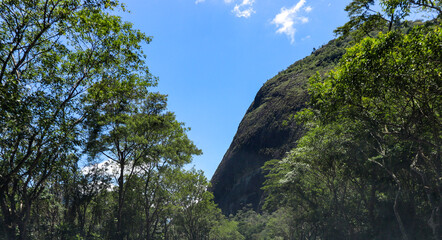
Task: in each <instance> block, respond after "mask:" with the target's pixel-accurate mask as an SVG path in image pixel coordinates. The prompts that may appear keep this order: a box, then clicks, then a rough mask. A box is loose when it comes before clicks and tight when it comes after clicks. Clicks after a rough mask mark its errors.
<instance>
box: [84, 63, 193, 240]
mask: <svg viewBox="0 0 442 240" xmlns="http://www.w3.org/2000/svg"><path fill="white" fill-rule="evenodd" d="M117 73H118V74H116V75H115V76H110V77H109V78H108V79H106V81H102V82H99V83H97V84H96V85H94V86H92V87H91V88H90V89H89V95H88V98H87V100H86V102H87V103H88V107H89V108H90V110H89V112H90V114H89V116H88V117H87V121H86V125H87V128H88V129H89V139H88V144H87V151H88V153H89V154H90V156H91V157H92V158H97V157H98V158H100V159H103V160H105V159H106V158H107V160H109V161H112V162H114V163H115V164H116V166H117V170H118V173H117V174H116V183H117V187H118V205H117V210H116V219H117V226H116V231H117V233H116V234H117V236H118V238H119V239H123V237H124V236H125V235H127V233H125V232H124V231H123V229H124V227H123V225H124V218H123V211H124V208H125V200H126V199H125V198H126V194H127V191H128V185H127V184H126V183H127V182H129V181H131V179H132V178H133V177H134V176H136V175H138V176H139V177H144V178H143V179H144V180H145V182H146V186H145V188H144V191H143V192H144V193H145V195H144V196H145V197H146V201H151V200H152V199H151V198H150V197H151V196H152V194H153V197H155V194H156V193H157V192H155V189H157V188H158V187H160V184H161V183H159V182H158V181H157V180H158V177H160V176H158V175H155V174H159V173H160V171H163V169H164V168H173V167H182V166H183V165H184V164H186V163H189V162H190V161H191V158H192V155H193V154H199V153H200V150H199V149H197V148H196V146H195V145H194V144H193V143H192V142H191V141H190V140H189V139H188V138H187V135H186V133H185V132H186V131H187V129H186V128H184V127H183V124H182V123H179V122H178V121H176V119H175V116H174V114H173V113H171V112H167V111H166V97H165V96H164V95H161V94H158V93H152V92H149V91H148V87H150V86H152V85H153V84H154V83H153V82H151V81H150V78H147V79H143V78H140V77H139V76H137V75H129V76H128V75H127V74H126V73H125V72H124V69H123V70H122V71H121V72H117ZM114 74H115V73H114ZM152 191H154V192H152ZM146 211H148V210H146ZM146 214H147V215H146V221H147V222H146V224H147V226H146V227H147V229H148V232H150V231H151V225H150V224H151V222H150V221H151V220H152V219H151V215H150V214H149V212H147V213H146Z"/></svg>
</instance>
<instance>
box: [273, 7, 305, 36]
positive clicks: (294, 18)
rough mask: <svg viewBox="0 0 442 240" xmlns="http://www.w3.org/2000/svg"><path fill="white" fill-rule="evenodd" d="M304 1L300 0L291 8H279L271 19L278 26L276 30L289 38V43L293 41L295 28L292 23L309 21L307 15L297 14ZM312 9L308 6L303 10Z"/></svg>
mask: <svg viewBox="0 0 442 240" xmlns="http://www.w3.org/2000/svg"><path fill="white" fill-rule="evenodd" d="M305 3H306V0H300V1H299V2H298V3H297V4H296V5H294V6H293V7H292V8H288V9H287V8H285V7H283V8H281V12H280V13H278V14H277V15H276V16H275V18H274V19H273V20H272V23H273V24H275V25H276V27H277V28H278V29H277V30H276V32H277V33H280V34H285V35H287V36H288V37H289V38H290V42H291V43H294V42H295V32H296V29H295V27H294V25H295V24H297V23H307V22H308V21H309V19H308V18H307V17H304V16H299V12H300V11H301V9H302V7H303V6H304V5H305ZM312 10H313V8H312V7H310V6H307V7H305V8H304V12H306V13H308V12H310V11H312Z"/></svg>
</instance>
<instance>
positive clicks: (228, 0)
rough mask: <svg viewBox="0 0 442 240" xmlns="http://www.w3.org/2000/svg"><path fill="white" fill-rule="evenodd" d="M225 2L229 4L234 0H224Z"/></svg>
mask: <svg viewBox="0 0 442 240" xmlns="http://www.w3.org/2000/svg"><path fill="white" fill-rule="evenodd" d="M224 2H225V3H227V4H229V3H232V2H233V0H224Z"/></svg>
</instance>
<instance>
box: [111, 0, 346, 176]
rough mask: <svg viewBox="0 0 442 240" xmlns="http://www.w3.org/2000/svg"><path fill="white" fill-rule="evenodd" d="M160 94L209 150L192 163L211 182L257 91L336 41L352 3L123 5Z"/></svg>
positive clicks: (249, 0) (174, 1)
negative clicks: (142, 40)
mask: <svg viewBox="0 0 442 240" xmlns="http://www.w3.org/2000/svg"><path fill="white" fill-rule="evenodd" d="M122 2H124V3H125V4H126V6H127V9H128V10H129V11H130V13H122V12H119V14H120V15H121V16H123V19H124V20H125V21H129V22H132V23H133V24H134V27H135V28H137V29H140V30H141V31H143V32H145V33H146V34H147V35H149V36H152V37H153V41H152V42H151V43H150V44H148V45H146V46H145V47H144V51H145V53H146V55H147V63H148V66H149V68H150V71H151V73H152V74H153V75H154V76H156V77H158V78H159V86H158V88H157V89H156V90H157V91H159V92H161V93H163V94H167V95H168V96H169V97H168V106H169V110H170V111H173V112H175V114H176V115H177V119H178V120H179V121H181V122H184V123H185V124H186V126H187V127H190V128H191V131H189V132H188V135H189V137H190V139H192V140H193V141H194V142H195V144H196V145H197V146H198V147H199V148H200V149H202V150H203V152H204V154H203V155H202V156H197V157H195V158H194V161H193V163H192V166H195V168H196V169H201V170H203V171H204V172H205V175H206V176H207V177H208V178H209V179H210V178H211V177H212V175H213V173H214V172H215V170H216V167H217V166H218V164H219V163H220V161H221V159H222V157H223V155H224V153H225V152H226V150H227V149H228V147H229V145H230V143H231V141H232V139H233V137H234V135H235V133H236V130H237V128H238V125H239V123H240V121H241V119H242V117H243V116H244V114H245V113H246V111H247V108H248V107H249V105H250V104H251V103H252V101H253V99H254V97H255V94H256V93H257V92H258V90H259V88H260V87H261V86H262V85H263V84H264V83H265V82H266V81H267V80H268V79H270V78H271V77H273V76H274V75H276V74H277V73H278V72H279V71H281V70H284V69H285V68H287V67H288V66H289V65H291V64H292V63H294V62H295V61H296V60H299V59H302V58H303V57H305V56H307V55H309V54H310V53H311V52H312V49H313V48H318V47H319V46H321V45H323V44H325V43H327V42H328V41H329V40H331V39H333V38H334V34H333V30H334V29H335V28H336V27H338V26H341V25H342V24H344V23H345V22H346V21H347V14H346V13H345V12H344V8H345V6H346V4H348V3H349V1H336V0H335V1H333V0H290V1H289V0H122Z"/></svg>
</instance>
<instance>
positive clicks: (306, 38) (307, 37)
mask: <svg viewBox="0 0 442 240" xmlns="http://www.w3.org/2000/svg"><path fill="white" fill-rule="evenodd" d="M311 37H312V36H310V35H307V36H305V37H304V38H302V39H301V40H302V41H305V40H308V39H310V38H311Z"/></svg>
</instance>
